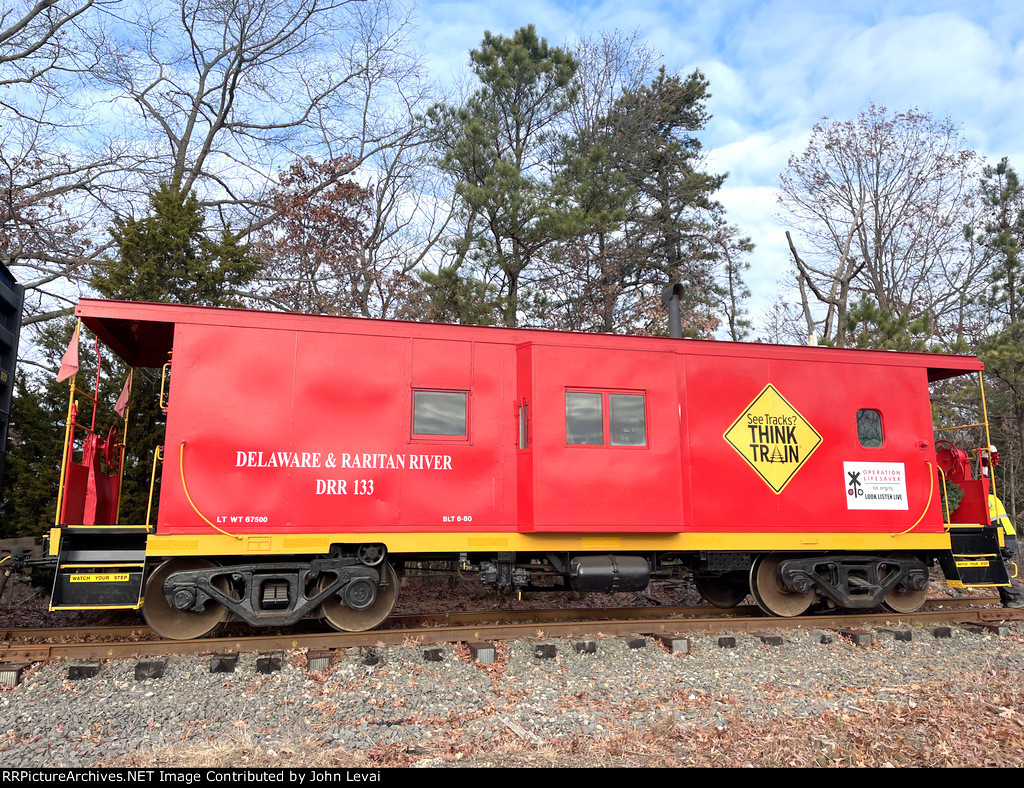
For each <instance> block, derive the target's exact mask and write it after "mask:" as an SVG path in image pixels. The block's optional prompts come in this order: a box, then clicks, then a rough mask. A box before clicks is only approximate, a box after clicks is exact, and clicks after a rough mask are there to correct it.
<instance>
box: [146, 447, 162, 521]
mask: <svg viewBox="0 0 1024 788" xmlns="http://www.w3.org/2000/svg"><path fill="white" fill-rule="evenodd" d="M163 458H164V454H163V447H162V446H157V447H156V448H155V449H153V471H152V473H150V475H149V504H148V505H147V506H146V529H147V530H148V529H149V517H150V515H151V514H152V513H153V487H154V486H156V464H157V463H158V462H160V461H161V460H162V459H163Z"/></svg>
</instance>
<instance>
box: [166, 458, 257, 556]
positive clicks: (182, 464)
mask: <svg viewBox="0 0 1024 788" xmlns="http://www.w3.org/2000/svg"><path fill="white" fill-rule="evenodd" d="M178 471H179V472H180V473H181V489H183V490H184V491H185V498H186V499H187V500H188V505H189V506H191V507H192V511H193V512H195V513H196V514H198V515H199V516H200V517H201V518H202V520H203V522H204V523H206V524H207V525H208V526H210V527H211V528H213V529H214V530H215V531H220V532H221V533H222V534H224V535H225V536H230V537H231V538H232V539H237V540H238V541H242V537H241V536H239V535H238V534H231V533H228V532H227V531H225V530H224V529H223V528H220V527H218V526H216V525H214V524H213V523H212V522H211V521H210V519H209V518H208V517H206V515H204V514H203V513H202V512H201V511H199V509H198V508H196V505H195V504H194V503H192V496H191V495H189V494H188V487H187V486H186V485H185V441H182V442H181V448H180V449H179V451H178Z"/></svg>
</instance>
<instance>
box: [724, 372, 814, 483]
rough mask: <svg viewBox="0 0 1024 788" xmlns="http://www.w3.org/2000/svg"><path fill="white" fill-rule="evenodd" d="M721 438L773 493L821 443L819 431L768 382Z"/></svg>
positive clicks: (791, 476) (788, 479)
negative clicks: (723, 438)
mask: <svg viewBox="0 0 1024 788" xmlns="http://www.w3.org/2000/svg"><path fill="white" fill-rule="evenodd" d="M724 437H725V440H726V441H727V442H728V443H729V445H730V446H732V447H733V448H734V449H736V451H737V452H738V453H739V455H740V456H741V457H742V458H743V459H744V460H746V461H747V463H748V464H749V465H750V467H751V468H753V469H754V470H755V471H756V472H757V474H758V476H760V477H761V478H762V479H764V480H765V482H766V483H767V484H768V486H769V487H771V488H772V489H773V490H774V491H775V493H776V494H778V493H781V492H782V491H783V490H784V489H785V488H786V485H787V484H789V482H790V480H791V479H792V478H793V477H794V476H795V475H796V472H797V471H798V470H800V468H801V466H802V465H803V464H804V463H805V462H807V459H808V457H810V456H811V455H812V454H814V450H815V449H817V448H818V446H820V445H821V436H820V435H819V434H818V431H817V430H815V429H814V427H812V426H811V425H810V424H809V423H808V422H807V419H805V418H804V417H803V416H801V415H800V414H799V413H798V412H797V411H796V409H795V408H794V407H793V406H792V405H790V404H789V403H788V402H787V401H786V398H785V397H783V396H782V395H781V394H780V393H779V392H778V391H777V390H776V388H775V387H774V386H772V385H770V384H769V385H767V386H765V387H764V390H763V391H762V392H761V393H760V394H758V395H757V397H755V398H754V401H753V402H751V403H750V405H748V406H747V409H746V410H744V411H743V412H742V413H741V414H740V416H739V418H738V419H736V421H734V422H733V424H732V426H731V427H729V429H728V430H726V432H725V435H724Z"/></svg>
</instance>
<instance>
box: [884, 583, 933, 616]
mask: <svg viewBox="0 0 1024 788" xmlns="http://www.w3.org/2000/svg"><path fill="white" fill-rule="evenodd" d="M926 599H928V589H927V588H923V589H921V590H920V591H914V590H913V589H910V588H908V589H906V590H900V589H898V588H894V589H893V590H892V591H890V592H889V593H888V595H886V597H885V599H883V600H882V607H884V608H885V609H886V610H891V611H892V612H893V613H913V612H914V611H915V610H917V609H918V608H920V607H921V605H923V604H924V603H925V600H926Z"/></svg>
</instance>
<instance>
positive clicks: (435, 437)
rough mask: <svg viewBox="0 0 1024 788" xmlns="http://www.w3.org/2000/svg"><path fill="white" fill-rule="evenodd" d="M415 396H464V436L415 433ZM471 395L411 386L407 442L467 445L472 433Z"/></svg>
mask: <svg viewBox="0 0 1024 788" xmlns="http://www.w3.org/2000/svg"><path fill="white" fill-rule="evenodd" d="M417 394H462V395H464V396H465V412H464V413H465V426H466V431H465V434H462V435H446V434H436V433H418V432H416V395H417ZM471 414H472V393H471V392H470V391H469V390H468V389H440V388H429V387H426V386H413V387H412V389H411V393H410V396H409V440H410V442H416V443H469V442H470V436H471V433H472V419H471Z"/></svg>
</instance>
